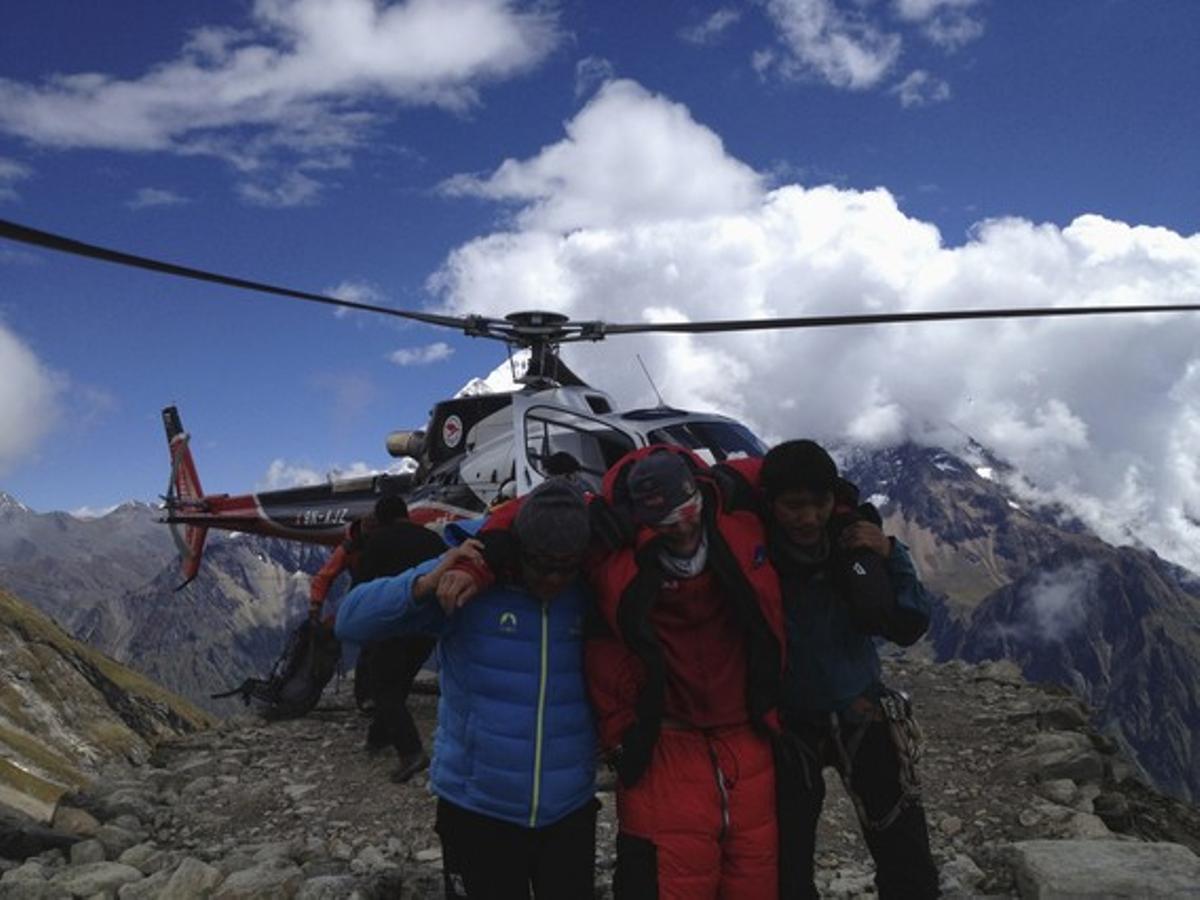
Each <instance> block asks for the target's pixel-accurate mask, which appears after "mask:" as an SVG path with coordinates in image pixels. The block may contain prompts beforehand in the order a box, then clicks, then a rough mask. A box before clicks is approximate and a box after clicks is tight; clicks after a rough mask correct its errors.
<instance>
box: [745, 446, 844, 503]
mask: <svg viewBox="0 0 1200 900" xmlns="http://www.w3.org/2000/svg"><path fill="white" fill-rule="evenodd" d="M761 480H762V489H763V493H765V494H766V495H767V499H769V500H773V499H775V498H776V497H778V496H779V495H780V494H782V493H784V492H786V491H794V490H808V491H812V492H813V493H814V494H825V493H830V492H832V491H833V489H834V488H835V487H836V486H837V482H838V469H837V463H835V462H834V461H833V458H832V457H831V456H830V455H829V454H828V453H827V452H826V451H825V448H824V447H822V446H821V445H820V444H818V443H817V442H816V441H810V440H798V441H784V442H783V443H782V444H779V445H777V446H775V447H772V448H771V450H770V452H768V453H767V455H766V456H765V457H763V464H762V475H761Z"/></svg>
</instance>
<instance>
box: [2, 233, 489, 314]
mask: <svg viewBox="0 0 1200 900" xmlns="http://www.w3.org/2000/svg"><path fill="white" fill-rule="evenodd" d="M0 237H5V238H8V239H9V240H10V241H18V242H20V243H22V244H31V245H33V246H35V247H43V248H45V249H47V250H56V251H58V252H60V253H70V254H72V255H75V256H86V257H89V258H91V259H99V260H103V261H104V262H111V263H117V264H118V265H122V266H132V267H134V268H137V269H146V270H148V271H151V272H158V273H160V274H163V275H174V276H176V277H179V278H190V279H192V280H194V281H207V282H210V283H213V284H223V285H226V286H228V287H235V288H241V289H242V290H247V291H257V292H258V293H261V294H274V295H275V296H278V297H289V298H291V299H294V300H307V301H310V302H312V303H324V304H326V305H328V306H340V307H343V308H345V309H358V310H363V311H364V312H373V313H381V314H383V315H385V316H397V317H399V318H401V319H411V320H413V321H416V322H424V323H425V324H426V325H442V326H445V327H447V328H455V329H458V330H460V331H466V332H468V333H472V332H473V331H477V330H478V329H479V328H480V326H481V324H483V323H485V322H487V321H488V320H483V319H481V318H480V317H461V316H439V315H437V314H435V313H423V312H411V311H409V310H403V309H393V308H391V307H388V306H377V305H376V304H373V303H359V302H357V301H355V300H340V299H338V298H337V297H327V296H325V295H324V294H314V293H310V292H309V291H298V290H295V289H293V288H287V287H279V286H278V285H273V284H265V283H263V282H260V281H249V280H247V279H245V278H234V277H233V276H231V275H220V274H217V273H216V272H206V271H204V270H203V269H193V268H191V267H190V266H180V265H176V264H175V263H169V262H163V261H161V260H157V259H150V258H148V257H145V256H135V255H134V254H132V253H123V252H121V251H120V250H111V249H109V248H107V247H98V246H96V245H95V244H85V243H84V242H83V241H76V240H73V239H72V238H67V237H63V236H62V235H57V234H51V233H50V232H48V231H38V230H37V229H36V228H29V227H28V226H25V225H18V224H17V223H16V222H9V221H6V220H4V219H0Z"/></svg>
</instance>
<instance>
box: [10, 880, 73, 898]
mask: <svg viewBox="0 0 1200 900" xmlns="http://www.w3.org/2000/svg"><path fill="white" fill-rule="evenodd" d="M0 900H71V895H70V894H68V893H67V892H66V891H64V890H63V889H62V888H60V887H58V886H57V885H53V884H50V882H48V881H0Z"/></svg>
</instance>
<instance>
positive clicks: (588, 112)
mask: <svg viewBox="0 0 1200 900" xmlns="http://www.w3.org/2000/svg"><path fill="white" fill-rule="evenodd" d="M566 127H567V136H566V138H565V139H564V140H562V141H559V142H558V143H556V144H552V145H550V146H548V147H544V148H542V150H541V152H539V153H538V155H537V156H535V157H533V158H532V159H530V160H515V159H509V160H505V161H504V163H503V164H502V165H501V166H500V167H499V168H498V169H497V170H496V171H495V172H493V173H492V174H491V175H489V176H487V177H486V178H479V177H476V176H467V175H460V176H458V177H456V178H453V179H450V180H449V181H448V182H446V183H445V185H444V186H443V189H444V190H445V191H446V192H447V193H449V194H452V195H453V194H459V195H473V196H479V197H487V198H490V199H493V200H504V201H512V202H516V203H519V204H523V206H522V208H521V210H520V212H519V214H518V222H519V223H520V224H521V225H523V226H526V227H533V228H549V229H554V230H568V229H571V228H576V227H581V226H584V225H586V226H590V227H597V226H599V227H603V226H604V225H606V224H613V225H617V224H628V223H631V222H635V221H636V222H650V221H657V220H662V219H668V218H678V219H689V220H694V219H698V218H704V217H706V216H710V215H714V214H724V213H728V212H733V211H736V210H739V209H744V208H747V207H748V206H750V205H751V204H752V203H754V202H756V201H757V198H758V196H759V193H760V186H761V179H760V177H759V176H758V174H757V173H755V171H754V170H753V169H751V168H750V167H749V166H746V165H744V164H743V163H741V162H738V161H737V160H735V159H732V158H731V157H730V156H728V155H727V154H726V153H725V148H724V146H723V145H722V143H721V140H720V138H718V137H717V136H716V135H715V134H713V133H712V132H711V131H709V130H708V129H707V128H704V127H702V126H700V125H698V124H697V123H696V121H695V120H694V119H693V118H692V117H691V114H690V113H689V112H688V110H687V107H685V106H683V105H682V104H678V103H672V102H669V101H667V100H665V99H664V98H662V97H661V96H657V95H652V94H650V93H649V92H647V91H646V89H645V88H643V87H642V86H641V85H639V84H636V83H635V82H632V81H627V80H621V81H612V82H609V83H608V84H606V85H605V86H604V87H603V88H602V89H601V90H600V91H599V92H598V93H597V94H596V96H595V97H594V98H593V99H592V100H591V102H589V103H588V104H587V106H585V107H584V108H583V110H581V111H580V113H579V114H578V115H577V116H576V117H575V118H574V119H572V120H571V121H570V122H568V123H567V126H566ZM530 296H532V295H530Z"/></svg>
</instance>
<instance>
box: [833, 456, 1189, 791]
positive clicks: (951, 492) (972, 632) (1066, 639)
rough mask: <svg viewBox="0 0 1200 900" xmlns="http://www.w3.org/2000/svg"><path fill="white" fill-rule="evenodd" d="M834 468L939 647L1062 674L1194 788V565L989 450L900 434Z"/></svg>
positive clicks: (947, 654) (1185, 787) (1130, 744)
mask: <svg viewBox="0 0 1200 900" xmlns="http://www.w3.org/2000/svg"><path fill="white" fill-rule="evenodd" d="M974 452H975V453H976V454H979V453H980V452H981V450H980V448H975V451H974ZM846 469H847V474H848V475H849V477H851V478H852V479H853V480H855V481H856V483H857V484H858V485H859V486H860V488H861V489H862V492H863V494H864V496H872V497H873V498H874V499H875V500H876V501H877V502H878V504H879V506H880V508H881V511H882V513H883V514H884V517H885V525H886V527H887V530H888V531H889V532H890V533H893V534H896V535H897V536H899V537H900V538H901V539H902V540H904V541H905V542H906V543H907V544H908V545H909V547H910V548H911V549H912V551H913V555H914V557H915V559H916V561H917V565H918V568H919V570H920V571H921V575H922V578H923V580H924V582H925V584H926V586H927V587H929V589H930V590H931V591H932V592H933V593H934V594H935V595H936V597H937V599H938V601H939V602H938V603H937V605H936V608H935V613H934V621H933V625H932V627H931V631H930V636H929V637H930V641H931V643H932V645H933V647H934V650H935V653H936V656H937V658H938V659H942V660H946V659H956V658H957V659H963V660H967V661H973V662H974V661H985V660H1000V659H1008V660H1012V661H1014V662H1016V663H1017V664H1018V665H1019V666H1020V667H1021V669H1022V671H1023V672H1024V674H1025V676H1026V677H1027V678H1030V679H1031V680H1035V681H1046V682H1054V683H1058V684H1063V685H1067V686H1069V687H1070V688H1071V689H1072V690H1073V691H1074V692H1075V694H1076V695H1077V696H1078V697H1080V698H1082V699H1083V700H1085V701H1086V702H1087V703H1088V704H1089V705H1090V706H1091V707H1093V708H1094V710H1095V715H1096V725H1097V726H1098V727H1099V728H1101V729H1102V730H1103V731H1104V732H1105V733H1107V734H1109V735H1111V736H1112V737H1113V738H1114V739H1115V740H1118V741H1120V742H1121V743H1123V744H1124V745H1125V746H1126V747H1127V748H1128V750H1129V752H1130V754H1131V756H1132V757H1133V759H1134V760H1135V761H1136V763H1137V764H1138V765H1139V766H1140V767H1141V768H1142V769H1143V771H1144V772H1146V773H1148V774H1149V775H1150V776H1151V777H1152V778H1153V780H1154V781H1155V783H1156V784H1157V785H1158V786H1159V787H1161V788H1162V789H1164V790H1166V791H1169V792H1170V793H1172V794H1174V795H1175V796H1178V797H1181V798H1183V799H1193V800H1194V799H1196V798H1198V797H1200V588H1198V586H1197V580H1196V576H1195V575H1194V574H1193V573H1189V572H1187V571H1186V570H1183V569H1181V568H1179V567H1178V566H1174V565H1172V564H1170V563H1167V562H1166V561H1164V560H1162V559H1160V558H1159V557H1158V556H1156V555H1155V554H1154V553H1153V552H1151V551H1149V550H1146V549H1143V548H1138V547H1113V546H1112V545H1110V544H1107V543H1105V542H1104V541H1103V540H1101V539H1100V538H1099V537H1097V536H1096V535H1095V534H1093V533H1092V532H1091V531H1089V530H1088V529H1087V528H1086V527H1085V526H1084V525H1083V524H1082V523H1081V522H1080V521H1079V520H1078V519H1076V518H1074V517H1073V516H1071V515H1070V513H1069V512H1068V511H1066V510H1063V509H1061V508H1058V507H1051V508H1046V507H1040V506H1037V505H1035V504H1031V503H1029V502H1028V501H1026V500H1025V499H1024V498H1023V497H1021V495H1020V494H1019V493H1017V492H1015V491H1014V490H1013V489H1011V488H1010V487H1009V486H1008V485H1009V479H1008V478H1007V477H1006V472H1005V469H1004V465H1003V463H1002V462H999V461H996V460H994V459H987V458H984V459H979V458H978V457H977V458H976V460H975V462H968V461H967V460H966V459H964V458H963V457H961V456H956V455H954V454H950V453H948V452H947V451H945V450H941V449H936V448H924V447H917V446H915V445H906V446H904V447H899V448H892V449H890V450H886V451H878V452H875V453H870V454H858V455H855V456H852V457H851V458H850V459H848V460H847V465H846ZM1008 474H1011V473H1008Z"/></svg>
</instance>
